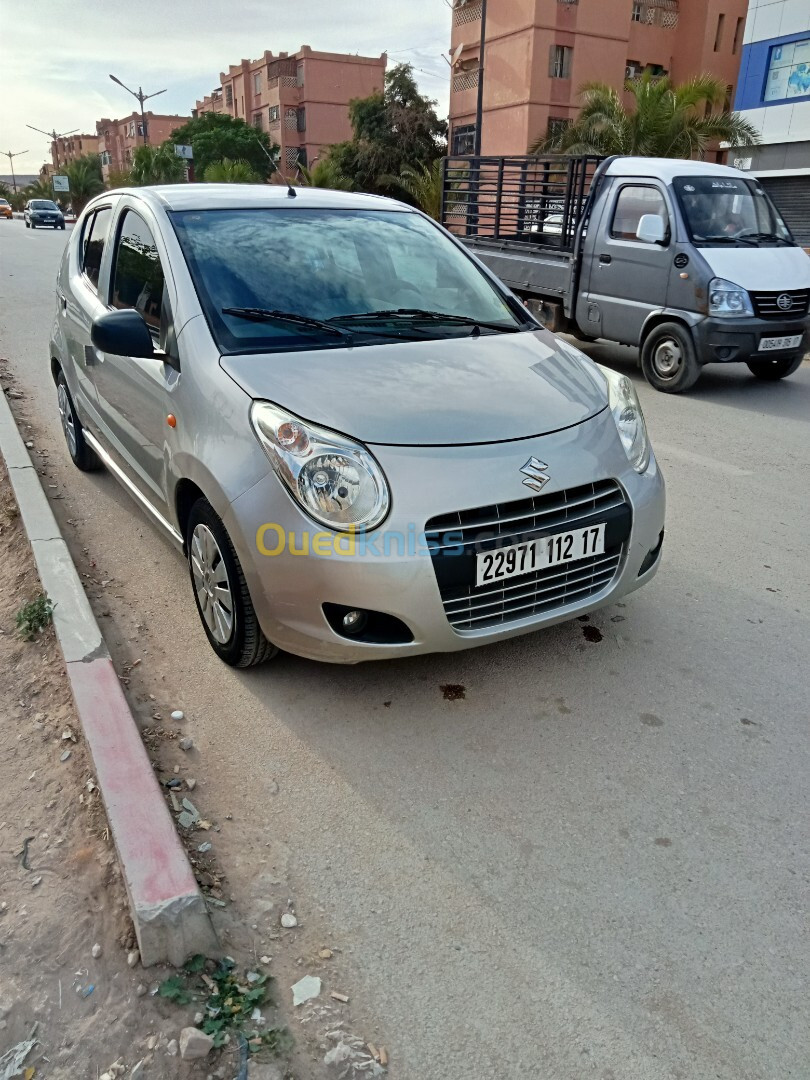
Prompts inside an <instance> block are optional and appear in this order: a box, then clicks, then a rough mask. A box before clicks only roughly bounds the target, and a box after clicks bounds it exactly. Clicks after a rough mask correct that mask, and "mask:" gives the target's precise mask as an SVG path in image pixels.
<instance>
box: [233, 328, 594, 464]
mask: <svg viewBox="0 0 810 1080" xmlns="http://www.w3.org/2000/svg"><path fill="white" fill-rule="evenodd" d="M220 363H221V365H222V367H223V368H224V369H225V371H226V372H227V373H228V374H229V375H230V376H231V377H232V378H233V379H234V380H235V381H236V382H237V383H238V384H239V386H241V387H242V389H243V390H244V391H245V392H246V393H247V394H249V395H250V396H251V397H252V398H254V399H264V400H267V401H273V402H275V403H276V404H277V405H280V406H282V408H285V409H288V410H289V411H290V412H292V413H295V414H296V415H297V416H300V417H301V418H302V419H305V420H311V421H312V422H313V423H317V424H321V425H323V426H324V427H329V428H332V429H334V430H336V431H340V432H343V433H344V434H345V435H350V436H353V437H354V438H356V439H360V440H361V441H363V442H367V443H376V444H378V445H392V446H453V445H460V444H472V443H488V442H503V441H507V440H509V439H524V438H529V437H531V436H534V435H544V434H547V433H549V432H551V431H559V430H560V429H561V428H566V427H571V426H572V425H574V424H579V423H582V421H583V420H587V419H588V418H589V417H591V416H594V415H595V414H596V413H598V412H601V411H602V410H603V409H604V408H605V407H606V405H607V388H606V386H605V380H604V377H603V376H602V375H601V374H600V373H599V371H598V369H597V368H596V366H595V365H594V364H593V363H591V361H590V360H588V359H587V357H585V356H583V354H582V353H580V352H579V351H578V350H577V349H575V348H573V347H572V346H571V345H569V344H567V342H564V341H560V340H558V339H557V338H555V337H554V336H553V335H552V334H550V333H548V332H547V331H545V330H539V331H537V332H532V331H529V332H525V333H517V334H493V335H481V336H480V337H477V338H472V337H464V338H451V339H448V338H445V339H442V340H436V341H414V342H410V341H409V342H397V343H395V344H390V345H389V344H385V345H370V346H359V347H355V348H351V349H319V350H313V351H305V352H300V351H299V352H291V353H263V354H251V355H242V356H223V357H222V358H221V360H220Z"/></svg>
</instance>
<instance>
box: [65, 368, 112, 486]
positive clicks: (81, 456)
mask: <svg viewBox="0 0 810 1080" xmlns="http://www.w3.org/2000/svg"><path fill="white" fill-rule="evenodd" d="M56 398H57V402H58V405H59V417H60V419H61V421H62V431H63V432H64V436H65V442H66V443H67V448H68V453H69V454H70V457H71V460H72V461H73V464H74V465H75V466H76V468H77V469H81V471H82V472H95V471H96V470H97V469H100V468H101V462H100V461H99V458H98V455H97V454H96V452H95V450H91V448H90V447H89V446H88V445H87V442H86V441H85V438H84V428H83V427H82V422H81V420H80V419H79V417H78V416H77V415H76V409H75V407H74V405H73V398H72V397H71V396H70V390H69V389H68V384H67V379H66V378H65V373H64V372H63V371H60V372H59V377H58V378H57V380H56Z"/></svg>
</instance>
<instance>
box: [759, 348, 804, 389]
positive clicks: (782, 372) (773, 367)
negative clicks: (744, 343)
mask: <svg viewBox="0 0 810 1080" xmlns="http://www.w3.org/2000/svg"><path fill="white" fill-rule="evenodd" d="M803 359H804V358H803V356H802V355H801V353H800V354H799V355H798V356H785V357H782V358H781V359H778V360H777V359H776V358H774V359H773V360H748V361H746V364H747V367H748V370H749V371H750V372H751V374H752V375H754V376H755V377H756V378H757V379H764V381H765V382H776V380H777V379H786V378H787V377H788V375H792V374H793V372H794V371H798V370H799V368H800V367H801V366H802V360H803Z"/></svg>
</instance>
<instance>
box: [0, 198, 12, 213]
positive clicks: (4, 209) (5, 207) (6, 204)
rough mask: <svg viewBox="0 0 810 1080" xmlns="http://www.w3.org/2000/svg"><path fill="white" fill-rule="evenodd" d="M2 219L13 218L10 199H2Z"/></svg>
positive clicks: (0, 200)
mask: <svg viewBox="0 0 810 1080" xmlns="http://www.w3.org/2000/svg"><path fill="white" fill-rule="evenodd" d="M0 217H5V218H11V217H13V214H12V212H11V203H10V202H9V201H8V199H0Z"/></svg>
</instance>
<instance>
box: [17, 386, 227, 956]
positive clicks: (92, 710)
mask: <svg viewBox="0 0 810 1080" xmlns="http://www.w3.org/2000/svg"><path fill="white" fill-rule="evenodd" d="M0 452H1V453H2V455H3V458H4V459H5V463H6V468H7V470H8V474H9V478H10V480H11V486H12V487H13V489H14V494H15V496H16V499H17V505H18V506H19V509H20V517H21V518H22V522H23V525H24V526H25V531H26V533H27V535H28V539H29V541H30V544H31V550H32V552H33V555H34V561H35V562H36V566H37V570H38V572H39V578H40V581H41V583H42V588H43V591H44V592H45V594H46V595H47V596H48V597H49V598H50V599H51V601H52V602H53V604H54V610H53V623H54V629H55V630H56V636H57V639H58V641H59V645H60V647H61V649H62V654H63V656H64V658H65V667H66V669H67V676H68V680H69V682H70V688H71V691H72V694H73V700H74V702H75V704H76V711H77V713H78V716H79V720H80V722H81V725H82V729H83V731H84V737H85V740H86V742H87V746H88V748H89V750H90V754H91V756H92V759H93V767H94V770H95V775H96V782H97V784H98V786H99V789H100V791H101V795H102V798H103V800H104V806H105V809H106V811H107V819H108V821H109V824H110V831H111V834H112V838H113V841H114V843H115V847H116V850H117V852H118V858H119V861H120V863H121V868H122V870H123V875H124V881H125V883H126V888H127V894H128V896H129V905H130V910H131V912H132V920H133V922H134V924H135V933H136V935H137V937H138V948H139V950H140V954H141V962H142V963H143V965H144V967H149V966H150V965H152V964H157V963H161V962H168V963H171V964H175V965H180V964H182V963H183V961H184V960H186V958H187V957H188V956H190V955H192V954H194V953H203V954H204V955H206V956H211V955H214V954H216V953H218V952H219V951H220V950H219V945H218V943H217V939H216V935H215V933H214V929H213V926H212V925H211V919H210V917H209V913H208V908H207V907H206V904H205V900H204V898H203V895H202V893H201V892H200V889H199V887H198V885H197V882H196V880H195V878H194V874H193V872H192V869H191V866H190V864H189V861H188V858H187V856H186V853H185V850H184V849H183V845H182V844H181V843H180V838H179V837H178V835H177V832H176V831H175V827H174V823H173V822H172V819H171V816H170V814H169V810H168V807H167V806H166V803H165V801H164V799H163V796H162V794H161V790H160V785H159V784H158V781H157V778H156V776H155V773H154V770H153V768H152V766H151V764H150V762H149V757H148V755H147V753H146V748H145V747H144V745H143V742H142V741H141V737H140V734H139V732H138V728H137V725H136V723H135V719H134V717H133V715H132V712H131V711H130V708H129V705H128V704H127V701H126V698H125V696H124V693H123V690H122V689H121V683H120V681H119V679H118V676H117V674H116V672H115V668H114V667H113V663H112V660H111V659H110V654H109V651H108V649H107V646H106V644H105V642H104V638H103V636H102V634H101V630H100V629H99V625H98V623H97V622H96V618H95V616H94V615H93V612H92V610H91V608H90V604H89V602H88V600H87V596H86V595H85V592H84V589H83V588H82V583H81V581H80V579H79V575H78V573H77V572H76V567H75V566H74V565H73V560H72V559H71V557H70V552H69V551H68V548H67V545H66V543H65V541H64V538H63V537H62V534H61V532H60V531H59V526H58V525H57V523H56V519H55V518H54V516H53V512H52V510H51V507H50V504H49V503H48V499H47V497H46V495H45V492H44V491H43V490H42V485H41V483H40V480H39V476H38V475H37V472H36V469H35V468H34V466H33V464H32V463H31V458H30V457H29V456H28V451H27V450H26V448H25V444H24V443H23V440H22V438H21V437H20V433H19V431H18V430H17V425H16V423H15V421H14V417H13V415H12V413H11V409H10V408H9V404H8V401H7V400H6V395H5V394H4V393H0Z"/></svg>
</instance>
